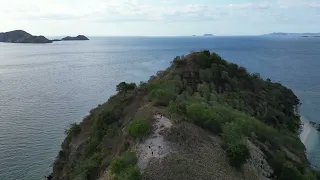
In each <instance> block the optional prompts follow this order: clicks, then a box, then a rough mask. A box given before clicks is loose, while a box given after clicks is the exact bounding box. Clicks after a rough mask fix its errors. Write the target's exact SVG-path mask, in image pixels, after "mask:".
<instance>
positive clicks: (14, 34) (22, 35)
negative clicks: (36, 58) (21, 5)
mask: <svg viewBox="0 0 320 180" xmlns="http://www.w3.org/2000/svg"><path fill="white" fill-rule="evenodd" d="M0 42H8V43H52V41H50V40H48V39H47V38H46V37H44V36H33V35H31V34H29V33H27V32H26V31H23V30H15V31H9V32H4V33H0Z"/></svg>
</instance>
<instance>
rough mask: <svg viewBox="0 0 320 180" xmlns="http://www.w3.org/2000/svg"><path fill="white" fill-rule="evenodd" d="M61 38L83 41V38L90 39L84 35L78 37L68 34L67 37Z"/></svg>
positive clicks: (63, 39)
mask: <svg viewBox="0 0 320 180" xmlns="http://www.w3.org/2000/svg"><path fill="white" fill-rule="evenodd" d="M61 40H62V41H83V40H89V39H88V38H87V37H86V36H84V35H78V36H77V37H71V36H67V37H65V38H62V39H61Z"/></svg>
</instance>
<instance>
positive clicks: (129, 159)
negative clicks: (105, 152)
mask: <svg viewBox="0 0 320 180" xmlns="http://www.w3.org/2000/svg"><path fill="white" fill-rule="evenodd" d="M137 160H138V159H137V156H136V154H135V153H134V152H124V153H123V154H122V155H121V156H120V157H118V158H116V159H114V160H113V161H112V162H111V164H110V170H111V172H112V173H114V174H119V173H120V172H122V171H124V170H125V169H126V168H127V167H129V166H132V165H134V164H136V163H137Z"/></svg>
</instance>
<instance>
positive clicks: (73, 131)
mask: <svg viewBox="0 0 320 180" xmlns="http://www.w3.org/2000/svg"><path fill="white" fill-rule="evenodd" d="M80 132H81V127H80V125H79V124H77V123H72V124H70V128H69V129H66V130H65V134H66V135H68V136H70V137H74V136H76V135H77V134H79V133H80Z"/></svg>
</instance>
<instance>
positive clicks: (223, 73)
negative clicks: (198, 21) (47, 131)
mask: <svg viewBox="0 0 320 180" xmlns="http://www.w3.org/2000/svg"><path fill="white" fill-rule="evenodd" d="M116 90H117V94H115V95H114V96H112V97H110V98H109V100H108V101H107V102H106V103H104V104H102V105H98V107H96V108H94V109H92V110H91V111H90V113H89V115H88V116H87V117H85V118H84V119H83V121H82V122H81V123H80V124H77V123H74V124H71V125H70V128H69V129H68V130H66V131H65V133H66V138H65V140H64V142H63V143H62V145H61V151H60V152H59V153H58V156H57V157H56V160H55V162H54V164H53V172H52V174H51V175H50V178H53V179H54V180H69V179H70V180H80V179H87V180H96V179H99V180H113V179H115V180H146V179H147V180H159V179H166V180H177V179H181V180H184V179H186V180H199V179H205V180H227V179H228V180H317V179H319V178H320V174H319V172H318V171H317V170H315V169H313V168H312V167H311V166H310V164H309V162H308V160H307V157H306V154H305V146H304V145H303V143H302V142H301V140H300V139H299V131H300V128H301V127H300V126H301V120H300V115H299V114H297V112H299V111H298V109H299V106H300V100H299V99H298V97H297V96H296V95H295V94H294V93H293V91H292V90H291V89H289V88H287V87H284V86H283V85H282V84H280V83H277V82H272V81H271V80H270V79H263V78H261V77H260V75H259V74H258V73H252V74H251V73H249V72H248V71H247V70H246V69H245V68H244V67H241V66H238V65H237V64H234V63H230V62H227V61H226V60H224V59H223V58H222V57H220V56H219V55H218V54H216V53H210V52H209V51H202V52H194V53H191V54H189V55H187V56H177V57H176V58H174V59H173V61H172V62H171V66H170V67H168V68H167V69H165V70H163V71H159V72H158V73H157V74H156V75H155V76H151V77H150V79H149V80H148V81H147V82H141V83H140V84H139V85H136V84H135V83H126V82H121V83H119V84H118V85H117V86H116Z"/></svg>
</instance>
